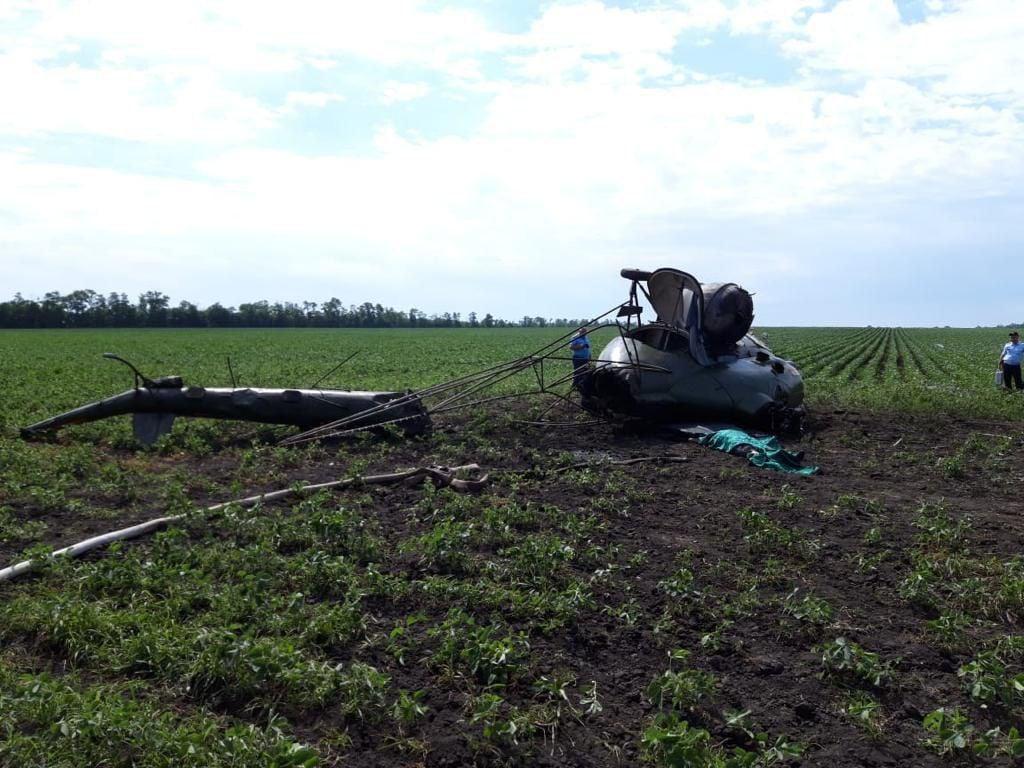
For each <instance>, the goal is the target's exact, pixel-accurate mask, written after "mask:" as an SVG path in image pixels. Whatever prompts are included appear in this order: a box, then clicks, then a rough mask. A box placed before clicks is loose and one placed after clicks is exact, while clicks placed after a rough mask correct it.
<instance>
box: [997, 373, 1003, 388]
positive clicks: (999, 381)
mask: <svg viewBox="0 0 1024 768" xmlns="http://www.w3.org/2000/svg"><path fill="white" fill-rule="evenodd" d="M996 386H997V387H1001V386H1003V372H1002V371H1001V370H999V369H996Z"/></svg>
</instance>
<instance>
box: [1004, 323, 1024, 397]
mask: <svg viewBox="0 0 1024 768" xmlns="http://www.w3.org/2000/svg"><path fill="white" fill-rule="evenodd" d="M1021 358H1024V344H1021V342H1020V334H1019V333H1017V332H1016V331H1014V332H1013V333H1011V334H1010V341H1009V342H1007V343H1006V344H1004V345H1003V351H1002V354H1000V355H999V368H1000V369H1001V370H1002V371H1003V386H1004V387H1006V389H1007V391H1009V390H1011V389H1012V388H1013V386H1016V387H1017V389H1018V390H1021V389H1024V383H1022V382H1021V376H1020V363H1021ZM1011 384H1012V385H1013V386H1011Z"/></svg>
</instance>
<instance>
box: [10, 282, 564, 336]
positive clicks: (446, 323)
mask: <svg viewBox="0 0 1024 768" xmlns="http://www.w3.org/2000/svg"><path fill="white" fill-rule="evenodd" d="M583 322H584V321H583V320H575V319H571V318H544V317H529V316H524V317H523V318H521V319H520V320H515V321H509V320H503V319H501V318H496V317H494V316H493V315H491V314H490V313H489V312H488V313H487V314H485V315H484V316H483V317H480V316H479V315H478V314H477V313H476V312H470V313H469V314H468V315H467V316H466V317H465V318H463V317H462V315H461V314H460V313H459V312H444V313H442V314H429V315H428V314H427V313H426V312H423V311H421V310H419V309H416V308H415V307H412V308H410V309H409V310H408V311H402V310H400V309H394V308H392V307H384V306H382V305H380V304H374V303H371V302H369V301H367V302H363V303H362V304H349V305H348V306H345V305H344V304H343V303H342V302H341V300H340V299H337V298H331V299H329V300H328V301H325V302H322V303H317V302H315V301H303V302H301V303H295V302H290V301H286V302H274V303H271V302H269V301H254V302H250V303H247V304H239V305H238V307H225V306H223V305H222V304H220V303H214V304H211V305H210V306H208V307H205V308H201V307H199V306H197V305H196V304H193V303H192V302H190V301H180V302H178V303H177V304H175V305H172V304H171V299H170V297H169V296H166V295H164V294H163V293H161V292H160V291H146V292H145V293H143V294H141V295H140V296H139V298H138V301H134V302H133V301H132V300H131V299H129V298H128V295H127V294H125V293H109V294H107V295H104V294H102V293H97V292H96V291H93V290H88V289H85V290H78V291H71V293H68V294H61V293H59V292H57V291H51V292H50V293H47V294H45V295H44V296H43V298H42V299H26V298H24V297H23V296H22V295H21V294H20V293H17V294H15V295H14V298H13V299H11V300H10V301H4V302H0V328H507V327H515V326H521V327H546V326H573V325H580V324H582V323H583Z"/></svg>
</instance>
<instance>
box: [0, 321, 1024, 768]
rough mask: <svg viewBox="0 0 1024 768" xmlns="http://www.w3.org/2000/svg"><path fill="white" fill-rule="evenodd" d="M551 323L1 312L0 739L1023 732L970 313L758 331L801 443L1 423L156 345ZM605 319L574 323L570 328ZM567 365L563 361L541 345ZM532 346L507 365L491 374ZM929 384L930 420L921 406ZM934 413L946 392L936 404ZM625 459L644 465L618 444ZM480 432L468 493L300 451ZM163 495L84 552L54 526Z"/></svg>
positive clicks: (274, 370)
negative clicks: (344, 482)
mask: <svg viewBox="0 0 1024 768" xmlns="http://www.w3.org/2000/svg"><path fill="white" fill-rule="evenodd" d="M561 333H562V331H561V330H558V329H550V328H548V329H540V328H530V329H501V330H470V329H451V330H447V329H445V330H440V329H430V330H366V331H356V330H273V331H262V330H261V331H257V330H198V331H192V330H190V331H169V330H166V331H165V330H141V331H140V330H130V331H128V330H125V331H122V330H106V331H0V359H2V363H3V364H2V365H0V392H3V393H4V397H3V399H2V401H0V426H2V430H0V568H2V567H4V566H6V565H8V564H10V563H13V562H15V561H17V560H20V559H23V558H25V557H33V558H37V559H39V560H40V561H41V562H43V563H44V565H43V566H42V567H41V568H40V569H39V571H37V572H36V573H33V574H30V575H27V576H24V577H21V578H19V579H16V580H13V581H10V582H4V583H0V766H19V768H20V767H22V766H26V767H28V766H31V767H39V768H42V767H43V766H46V767H47V768H52V767H54V766H59V767H61V768H72V767H76V766H86V765H88V766H91V765H109V766H118V767H120V766H124V767H125V768H128V766H152V767H153V768H156V767H160V768H170V767H171V766H175V767H177V766H190V767H193V768H206V767H208V766H212V767H217V766H232V767H237V768H242V767H243V766H245V767H248V766H277V767H281V768H284V767H287V766H316V765H321V766H345V765H359V766H363V765H366V766H387V767H388V768H391V767H392V766H395V767H397V766H458V765H496V766H498V765H500V766H513V765H517V766H562V765H579V766H583V765H587V766H627V765H628V766H632V765H653V766H665V767H669V766H672V767H678V766H689V765H699V766H709V767H713V768H754V767H758V768H768V766H773V765H784V764H788V763H790V764H791V763H795V762H800V764H802V765H805V766H812V765H814V766H817V765H822V766H825V765H829V766H837V765H864V764H869V763H870V764H893V765H922V766H940V765H944V764H946V762H947V761H949V760H953V759H959V760H962V761H964V762H965V763H970V764H981V765H1009V764H1010V761H1012V760H1013V759H1016V758H1019V757H1021V756H1022V755H1024V739H1022V738H1021V737H1020V735H1019V734H1020V731H1021V730H1022V726H1024V560H1022V558H1021V556H1020V549H1021V546H1022V542H1021V540H1020V539H1021V537H1020V536H1019V535H1018V533H1017V531H1018V530H1019V526H1017V525H1016V523H1015V520H1016V518H1017V514H1018V513H1017V511H1016V508H1015V507H1014V505H1015V504H1016V499H1017V486H1018V485H1019V483H1018V480H1017V477H1016V474H1015V473H1014V471H1013V467H1014V466H1016V465H1017V464H1019V461H1020V460H1021V458H1022V456H1021V453H1022V449H1021V441H1020V433H1021V426H1022V424H1021V422H1020V419H1021V416H1022V414H1024V398H1021V397H1018V396H1016V395H1006V394H1004V393H1003V392H1000V391H998V390H996V388H995V387H994V386H993V382H992V372H993V370H994V367H995V360H996V357H997V354H998V351H999V349H1000V346H1001V344H1002V343H1003V340H1004V336H1005V332H1004V331H1001V330H998V329H995V330H992V329H978V330H960V329H882V328H860V329H841V328H823V329H802V328H767V329H761V330H760V331H759V332H758V333H759V335H760V337H761V338H762V339H763V340H764V341H765V342H766V343H768V344H769V346H771V347H772V348H773V349H774V351H775V352H776V353H777V354H779V355H781V356H783V357H786V358H789V359H792V360H794V361H795V362H796V363H797V365H798V366H799V367H800V368H801V369H802V371H803V372H804V374H805V379H806V386H807V396H808V406H809V409H810V411H811V412H812V415H814V414H815V413H816V412H817V413H818V414H820V415H821V417H822V418H821V419H820V420H819V421H820V423H821V425H822V426H820V429H819V431H817V432H815V433H813V434H811V435H808V437H807V438H806V439H805V440H803V441H800V442H794V443H793V446H794V447H799V449H801V450H806V451H807V460H808V461H809V462H812V463H816V464H820V465H821V466H822V468H823V470H824V473H823V474H822V475H820V476H816V477H810V478H793V477H791V476H785V475H777V474H774V473H770V472H765V471H760V470H757V469H754V468H752V467H750V466H748V465H747V464H746V462H745V461H743V460H742V459H740V458H738V457H734V456H726V455H723V454H717V453H715V452H712V451H709V450H706V449H703V448H701V447H700V446H696V445H692V444H685V445H679V444H670V443H665V442H663V441H658V440H653V439H649V438H647V437H645V436H642V435H634V434H632V433H617V432H615V431H613V430H611V429H610V428H608V427H606V426H603V425H600V426H593V427H587V428H586V429H583V430H581V431H569V430H565V431H562V432H559V431H558V430H556V429H539V428H536V427H533V428H530V427H528V426H523V425H520V424H518V423H516V422H514V421H512V419H511V418H509V417H510V416H514V415H515V414H514V413H509V412H508V410H507V407H506V406H505V405H504V404H502V405H497V406H493V407H491V408H489V409H488V410H485V411H483V412H481V413H478V414H469V415H466V416H463V417H461V420H455V421H453V422H446V423H445V424H444V425H442V426H441V427H440V428H439V429H436V430H435V431H434V433H433V434H431V435H430V436H428V437H425V438H423V439H418V440H402V439H399V438H397V437H395V436H375V435H362V436H360V437H357V438H354V439H350V440H344V441H340V442H337V443H332V444H316V443H313V444H309V445H305V446H300V447H291V448H289V447H281V446H278V445H276V444H275V438H276V437H278V436H280V435H282V434H285V432H284V431H282V430H280V429H275V428H271V427H254V425H251V424H240V423H219V422H213V421H202V420H192V421H190V420H188V419H181V420H180V421H179V422H178V423H176V425H175V427H174V430H173V432H172V433H171V434H170V435H168V436H166V437H164V438H162V439H161V440H160V441H159V442H158V443H157V444H156V445H154V446H152V447H150V448H141V447H139V446H137V445H135V444H134V442H133V440H132V437H131V426H130V420H129V419H127V418H117V419H111V420H108V421H105V422H97V423H94V424H87V425H81V426H77V427H73V428H69V429H67V430H64V431H63V432H61V433H59V434H58V435H57V436H56V437H55V438H54V439H53V440H48V441H39V442H25V441H22V440H21V439H20V438H19V437H18V432H17V428H18V427H20V426H23V425H25V424H27V423H31V422H33V421H36V420H39V419H42V418H45V417H48V416H51V415H53V414H55V413H57V412H60V411H63V410H66V409H69V408H72V407H74V406H77V405H80V404H82V403H84V402H87V401H92V400H95V399H98V398H100V397H103V396H105V395H108V394H112V393H115V392H119V391H122V390H124V389H126V388H127V387H128V386H130V381H131V377H130V374H129V372H128V370H127V369H126V368H124V367H123V366H121V365H119V364H116V363H114V362H110V361H106V360H103V359H101V357H100V355H101V354H102V353H103V352H106V351H111V352H116V353H118V354H120V355H122V356H124V357H126V358H127V359H129V360H132V361H133V362H135V363H136V364H137V365H138V366H139V367H140V368H141V369H142V370H143V371H144V372H145V373H147V374H148V375H151V376H157V375H166V374H180V375H182V376H184V377H185V380H186V382H189V383H196V384H204V385H208V386H224V385H228V384H229V383H230V375H229V373H228V366H227V359H228V358H230V360H231V365H232V368H233V369H234V374H235V376H236V378H237V379H238V381H239V383H240V384H242V385H249V386H309V385H312V384H313V383H314V382H315V381H317V380H318V379H319V378H320V377H321V376H322V375H323V374H324V373H326V372H327V371H328V370H329V369H330V368H331V367H332V366H333V365H335V364H336V363H337V362H340V361H341V360H343V359H344V358H346V357H347V356H348V355H350V354H351V353H352V352H356V351H358V352H359V354H358V355H357V356H356V357H355V358H354V359H353V360H351V361H350V362H349V363H348V364H347V365H346V366H345V367H344V368H342V369H341V370H340V371H338V372H337V373H335V374H333V375H332V376H331V377H330V378H329V379H328V380H326V381H324V382H323V383H322V385H321V386H323V387H335V388H353V389H391V388H394V389H405V388H416V387H421V386H424V385H427V384H431V383H435V382H438V381H441V380H443V379H446V378H450V377H453V376H457V375H460V374H465V373H469V372H471V371H473V370H476V369H479V368H483V367H485V366H487V365H490V364H494V363H497V362H499V361H502V360H506V359H509V358H513V357H516V356H519V355H522V354H525V353H528V352H530V351H532V350H533V349H536V348H538V347H541V346H543V345H544V344H545V343H547V342H548V341H550V340H552V339H553V338H557V337H558V336H559V335H560V334H561ZM611 333H612V331H610V330H602V331H600V332H599V333H598V334H595V339H594V341H595V343H594V348H595V350H599V349H600V347H601V345H602V344H601V342H602V341H603V340H604V339H606V338H609V337H610V334H611ZM556 366H561V370H563V371H567V370H568V363H567V362H564V361H563V362H561V363H556ZM524 384H525V382H515V381H509V382H507V383H506V384H505V385H504V386H505V388H506V390H511V389H512V388H514V387H516V386H523V385H524ZM949 417H957V418H949ZM962 417H963V418H962ZM637 459H640V460H641V463H635V464H630V463H629V462H633V461H635V460H637ZM471 462H475V463H478V464H480V465H481V466H482V468H483V470H484V471H488V472H490V477H489V480H488V484H487V485H486V487H485V488H484V489H483V490H481V491H480V492H478V493H475V494H470V493H458V492H456V491H454V490H452V489H451V488H435V487H433V486H432V485H431V484H429V483H426V482H424V483H416V484H413V485H408V484H403V485H394V486H376V485H364V484H360V483H359V482H356V483H355V484H354V485H353V486H351V487H348V488H346V489H342V490H338V491H336V492H334V493H330V492H326V491H325V492H320V493H317V494H310V493H301V492H300V493H298V494H297V496H296V497H294V498H291V499H289V500H287V501H281V502H274V503H269V502H268V503H263V504H258V505H256V506H253V507H246V508H243V507H241V506H238V505H229V506H228V507H227V508H226V509H220V510H214V511H208V509H207V508H208V507H210V506H212V505H214V504H215V503H217V502H222V501H228V500H231V499H238V498H240V497H244V496H247V495H251V494H258V493H265V492H268V491H273V490H278V489H288V488H293V489H298V488H300V486H301V485H302V484H305V483H308V482H321V481H325V480H331V479H336V478H346V477H348V478H359V477H365V476H369V475H375V474H381V473H388V472H392V471H395V470H397V469H407V468H410V467H418V466H427V465H445V466H457V465H461V464H467V463H471ZM168 514H181V515H184V518H183V519H181V520H179V521H177V522H176V523H174V524H172V525H170V526H168V527H167V528H166V529H165V530H162V531H160V532H159V533H156V534H155V535H152V536H148V537H145V538H141V539H137V540H133V541H130V542H124V543H120V544H115V545H113V546H111V547H109V548H107V549H105V550H101V551H97V552H94V553H92V554H90V555H88V556H86V557H85V558H83V559H81V560H64V559H60V560H56V561H49V560H47V559H46V558H45V554H46V553H47V552H49V551H52V549H54V548H56V547H58V546H63V545H66V544H70V543H73V542H75V541H79V540H81V539H84V538H86V537H88V536H92V535H95V534H97V533H101V532H105V531H109V530H113V529H116V528H121V527H124V526H127V525H131V524H135V523H138V522H141V521H145V520H149V519H152V518H156V517H160V516H164V515H168Z"/></svg>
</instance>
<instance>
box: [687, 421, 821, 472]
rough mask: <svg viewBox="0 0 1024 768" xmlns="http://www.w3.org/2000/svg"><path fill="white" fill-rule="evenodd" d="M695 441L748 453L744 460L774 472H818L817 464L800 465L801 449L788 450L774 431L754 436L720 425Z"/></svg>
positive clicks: (732, 452) (726, 450) (718, 449)
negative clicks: (719, 428) (709, 433)
mask: <svg viewBox="0 0 1024 768" xmlns="http://www.w3.org/2000/svg"><path fill="white" fill-rule="evenodd" d="M697 442H699V443H700V444H701V445H706V446H709V447H711V448H714V449H715V450H716V451H723V452H725V453H731V454H733V455H736V456H743V455H745V456H746V457H747V461H749V462H750V463H751V464H753V465H754V466H755V467H762V468H764V469H774V470H775V471H776V472H787V473H789V474H794V475H804V476H808V475H816V474H818V473H819V472H821V469H820V468H819V467H812V466H807V467H805V466H803V459H804V454H803V451H800V452H797V453H794V452H793V451H787V450H786V449H785V448H783V447H782V446H781V445H780V444H779V440H778V438H776V437H775V436H774V435H769V436H768V437H753V436H752V435H748V434H747V433H746V432H744V431H743V430H742V429H721V430H719V431H718V432H715V433H714V434H711V435H704V437H701V438H698V439H697Z"/></svg>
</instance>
